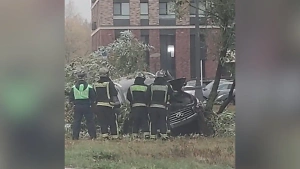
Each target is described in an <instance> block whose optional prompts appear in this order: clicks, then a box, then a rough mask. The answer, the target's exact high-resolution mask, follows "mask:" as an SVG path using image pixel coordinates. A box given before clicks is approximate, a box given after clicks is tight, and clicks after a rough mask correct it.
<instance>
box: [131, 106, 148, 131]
mask: <svg viewBox="0 0 300 169" xmlns="http://www.w3.org/2000/svg"><path fill="white" fill-rule="evenodd" d="M131 114H132V116H131V117H132V119H133V126H132V132H133V133H134V134H137V133H138V132H139V130H140V129H141V130H142V132H143V133H144V134H146V135H149V119H148V110H147V107H142V106H138V107H132V108H131Z"/></svg>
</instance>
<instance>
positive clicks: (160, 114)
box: [149, 107, 167, 138]
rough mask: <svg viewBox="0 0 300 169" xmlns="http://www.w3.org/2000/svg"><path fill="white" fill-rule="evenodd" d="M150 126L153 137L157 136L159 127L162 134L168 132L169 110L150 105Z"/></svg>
mask: <svg viewBox="0 0 300 169" xmlns="http://www.w3.org/2000/svg"><path fill="white" fill-rule="evenodd" d="M149 109H150V110H149V115H150V123H151V124H150V126H151V138H154V137H155V138H156V135H157V129H159V130H160V133H161V135H166V133H167V110H166V109H163V108H156V107H150V108H149Z"/></svg>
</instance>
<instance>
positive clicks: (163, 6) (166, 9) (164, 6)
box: [159, 2, 175, 15]
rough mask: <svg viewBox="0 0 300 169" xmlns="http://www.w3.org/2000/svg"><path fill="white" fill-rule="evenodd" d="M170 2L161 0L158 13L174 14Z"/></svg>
mask: <svg viewBox="0 0 300 169" xmlns="http://www.w3.org/2000/svg"><path fill="white" fill-rule="evenodd" d="M171 8H172V7H171V3H167V2H161V3H159V14H160V15H174V14H175V13H174V12H173V11H172V10H171Z"/></svg>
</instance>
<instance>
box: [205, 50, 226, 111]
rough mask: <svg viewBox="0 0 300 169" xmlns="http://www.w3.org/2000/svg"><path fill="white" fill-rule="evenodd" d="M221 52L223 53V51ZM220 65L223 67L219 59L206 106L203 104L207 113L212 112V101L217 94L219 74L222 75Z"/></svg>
mask: <svg viewBox="0 0 300 169" xmlns="http://www.w3.org/2000/svg"><path fill="white" fill-rule="evenodd" d="M221 53H223V51H222V52H221ZM222 67H223V66H222V63H221V61H220V60H219V63H218V67H217V71H216V76H215V80H214V84H213V87H212V89H211V92H210V94H209V96H208V101H207V103H206V106H205V112H207V113H211V112H212V109H213V106H214V102H215V100H216V97H217V94H218V93H217V92H218V87H219V84H220V79H221V76H222Z"/></svg>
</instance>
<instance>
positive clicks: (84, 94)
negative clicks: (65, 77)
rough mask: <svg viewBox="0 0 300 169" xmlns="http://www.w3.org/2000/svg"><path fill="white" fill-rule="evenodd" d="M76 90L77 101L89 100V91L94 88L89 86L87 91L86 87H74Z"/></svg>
mask: <svg viewBox="0 0 300 169" xmlns="http://www.w3.org/2000/svg"><path fill="white" fill-rule="evenodd" d="M72 88H73V90H74V98H75V100H82V99H89V91H90V89H92V88H93V87H92V86H91V85H88V86H87V88H86V89H84V85H83V84H80V85H79V89H77V88H76V87H75V85H74V86H73V87H72Z"/></svg>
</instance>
